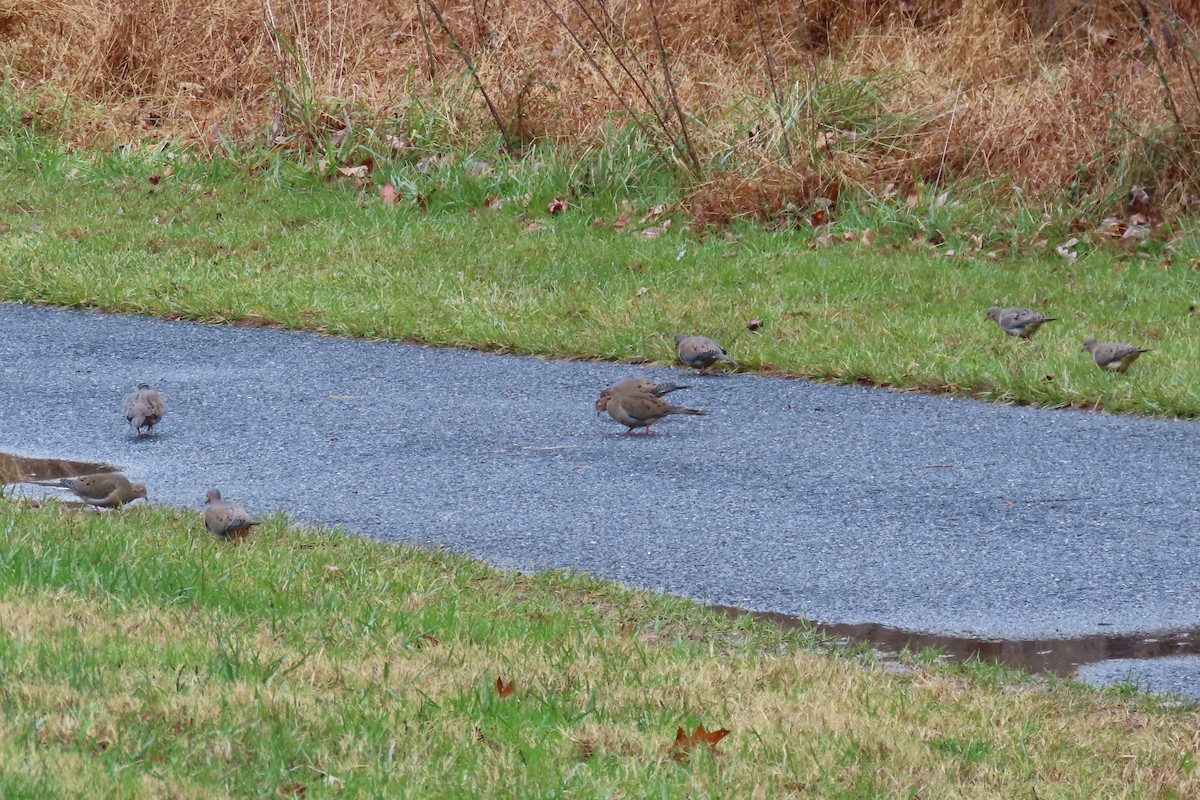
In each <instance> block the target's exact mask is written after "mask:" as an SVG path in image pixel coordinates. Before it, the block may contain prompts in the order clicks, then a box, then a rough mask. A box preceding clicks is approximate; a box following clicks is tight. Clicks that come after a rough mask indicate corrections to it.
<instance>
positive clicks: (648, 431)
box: [646, 425, 650, 436]
mask: <svg viewBox="0 0 1200 800" xmlns="http://www.w3.org/2000/svg"><path fill="white" fill-rule="evenodd" d="M646 435H647V436H649V435H650V426H649V425H647V426H646Z"/></svg>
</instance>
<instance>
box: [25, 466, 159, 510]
mask: <svg viewBox="0 0 1200 800" xmlns="http://www.w3.org/2000/svg"><path fill="white" fill-rule="evenodd" d="M30 483H36V484H37V485H38V486H53V487H54V488H56V489H70V490H71V491H72V492H74V493H75V496H76V497H78V498H79V499H80V500H82V501H83V502H85V503H88V504H89V505H93V506H98V507H100V508H119V507H121V506H123V505H125V504H126V503H131V502H133V501H134V500H137V499H138V498H139V497H140V498H144V497H146V485H145V484H144V483H130V482H129V479H128V478H126V477H125V476H124V475H122V474H121V473H119V472H100V473H96V474H93V475H80V476H79V477H76V478H58V479H57V480H52V481H30Z"/></svg>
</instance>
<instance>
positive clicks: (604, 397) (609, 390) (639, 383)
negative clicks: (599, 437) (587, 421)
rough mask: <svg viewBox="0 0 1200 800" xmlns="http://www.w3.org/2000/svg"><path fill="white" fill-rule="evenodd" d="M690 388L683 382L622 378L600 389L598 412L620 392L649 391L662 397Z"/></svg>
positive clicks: (597, 403)
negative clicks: (609, 399) (677, 390)
mask: <svg viewBox="0 0 1200 800" xmlns="http://www.w3.org/2000/svg"><path fill="white" fill-rule="evenodd" d="M686 388H688V387H687V386H685V385H684V384H682V383H675V382H673V381H672V382H670V383H658V382H657V381H652V380H650V379H649V378H622V379H621V380H619V381H617V382H616V383H614V384H612V385H611V386H606V387H604V388H603V389H601V390H600V399H599V400H597V401H596V413H597V414H600V413H601V412H603V411H604V407H605V405H606V404H607V403H608V398H610V397H612V396H613V395H614V394H617V393H619V392H649V393H650V394H652V395H654V396H655V397H662V396H663V395H664V394H670V393H671V392H673V391H675V390H676V389H686Z"/></svg>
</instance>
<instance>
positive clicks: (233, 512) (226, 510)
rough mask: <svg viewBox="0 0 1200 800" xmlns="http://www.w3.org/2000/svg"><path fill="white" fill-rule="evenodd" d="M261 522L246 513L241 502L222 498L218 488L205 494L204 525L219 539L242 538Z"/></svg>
mask: <svg viewBox="0 0 1200 800" xmlns="http://www.w3.org/2000/svg"><path fill="white" fill-rule="evenodd" d="M261 524H262V522H260V521H259V520H256V519H254V518H253V517H251V516H250V515H249V514H248V513H246V509H245V508H243V507H242V504H241V503H234V502H232V501H230V500H222V499H221V493H220V492H219V491H217V490H216V489H209V490H208V493H207V494H205V495H204V527H206V528H208V532H209V533H211V534H212V535H213V536H216V537H217V538H218V539H224V540H225V541H227V542H228V541H230V540H234V539H241V538H242V537H244V536H245V535H246V534H248V533H249V532H250V529H251V528H252V527H254V526H255V525H261Z"/></svg>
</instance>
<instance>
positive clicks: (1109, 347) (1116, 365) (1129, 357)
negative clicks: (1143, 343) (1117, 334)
mask: <svg viewBox="0 0 1200 800" xmlns="http://www.w3.org/2000/svg"><path fill="white" fill-rule="evenodd" d="M1083 349H1084V350H1087V351H1088V352H1089V353H1091V354H1092V360H1093V361H1095V362H1096V366H1098V367H1100V369H1103V370H1107V371H1109V372H1124V371H1125V370H1127V369H1129V365H1130V364H1132V363H1133V362H1134V361H1137V358H1138V356H1140V355H1141V354H1142V353H1149V352H1150V351H1149V350H1144V349H1142V348H1140V347H1134V346H1133V345H1131V344H1119V343H1117V342H1097V341H1096V340H1095V339H1093V338H1092V337H1091V336H1089V337H1088V338H1086V339H1084V340H1083Z"/></svg>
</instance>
